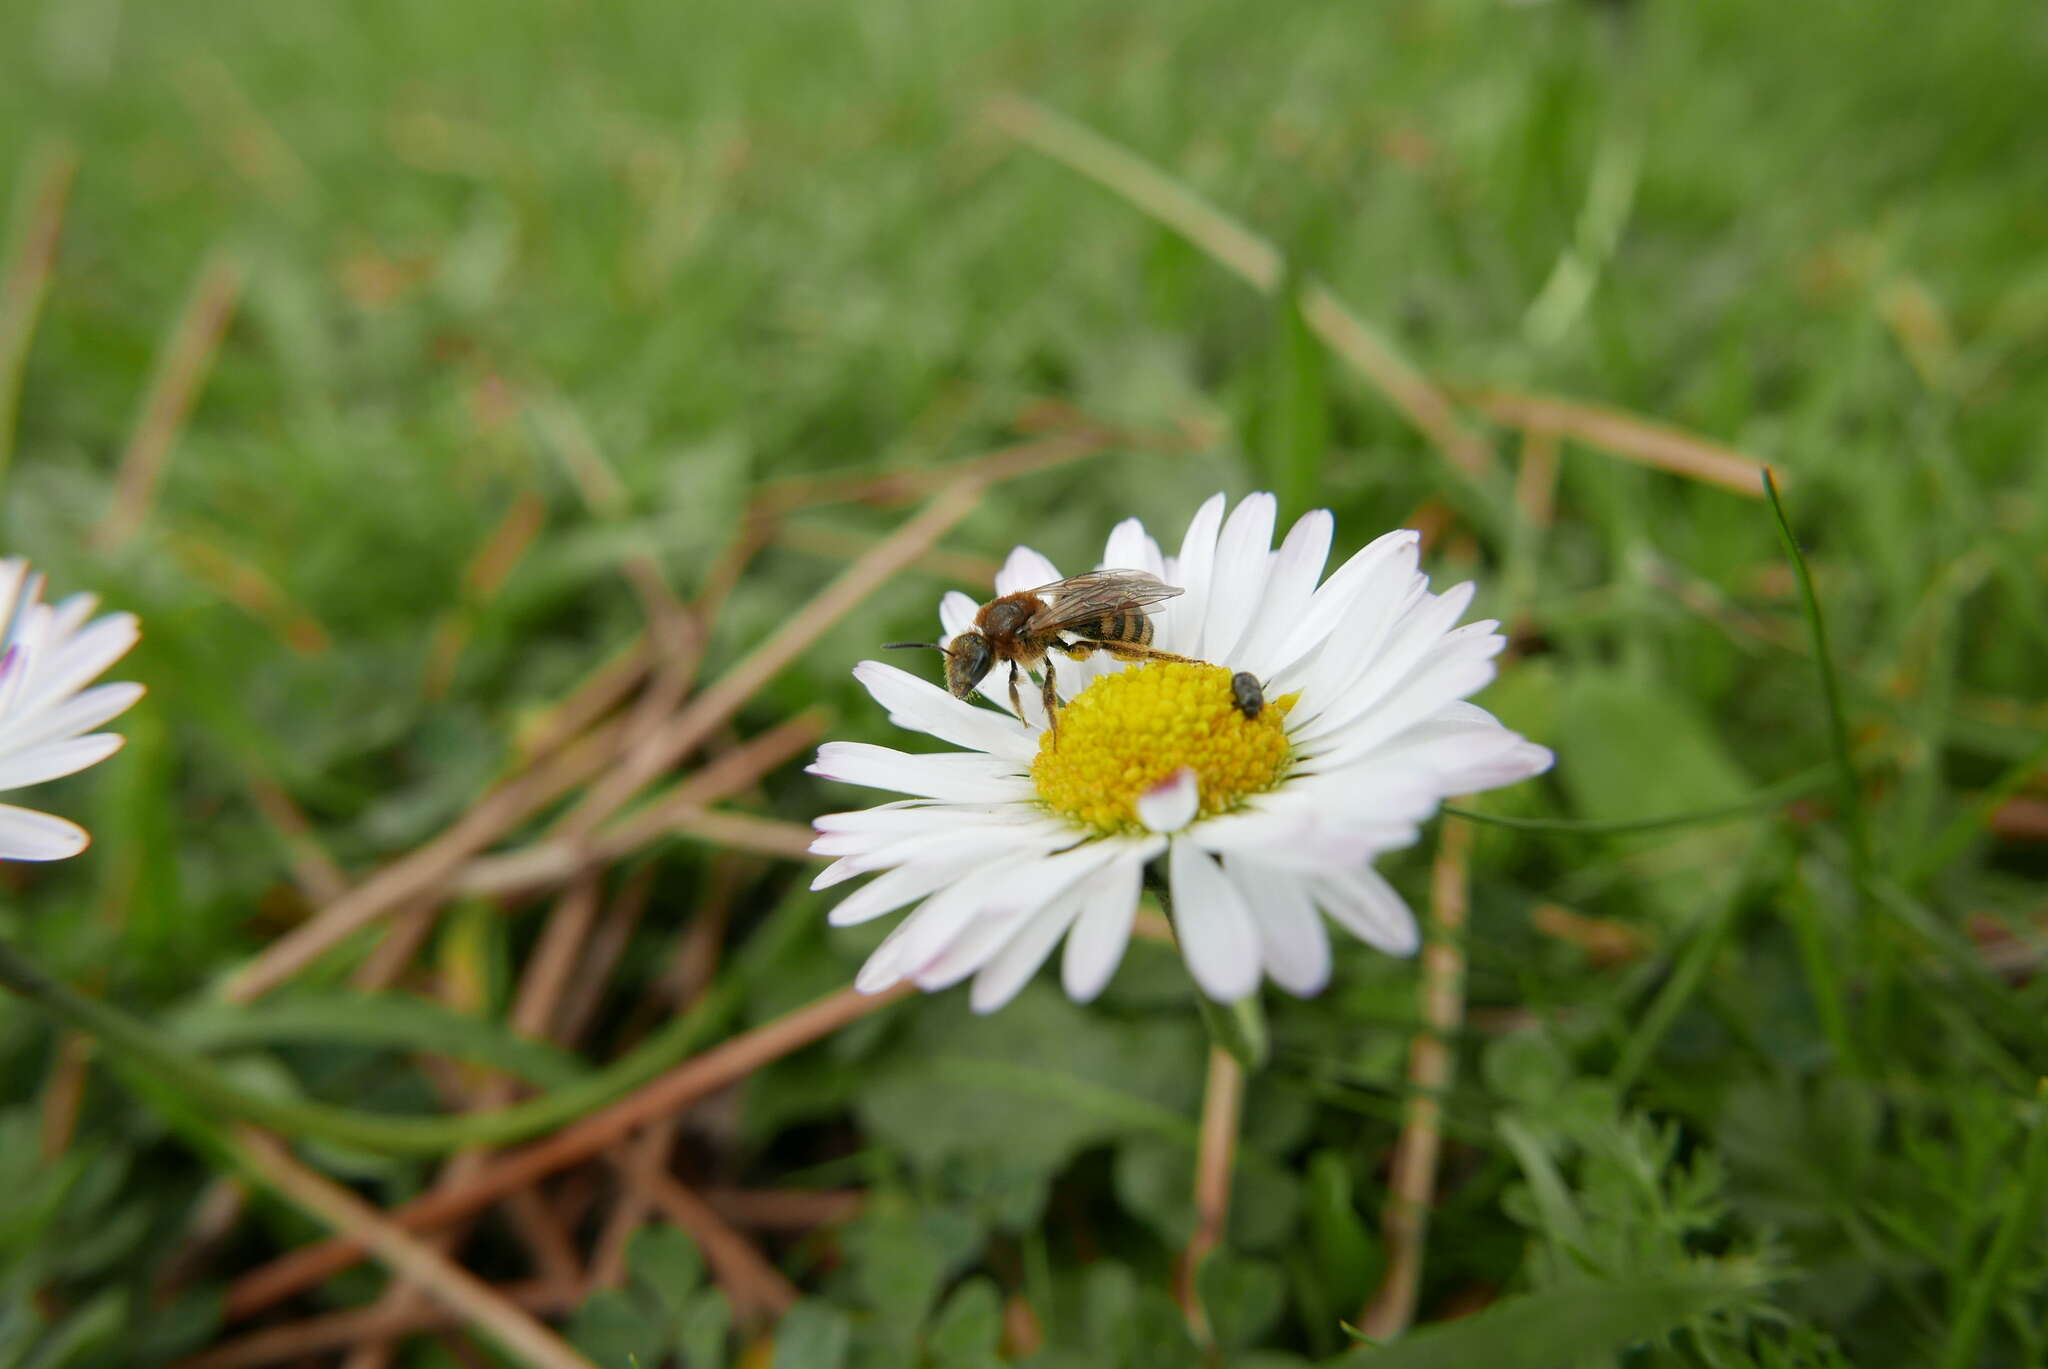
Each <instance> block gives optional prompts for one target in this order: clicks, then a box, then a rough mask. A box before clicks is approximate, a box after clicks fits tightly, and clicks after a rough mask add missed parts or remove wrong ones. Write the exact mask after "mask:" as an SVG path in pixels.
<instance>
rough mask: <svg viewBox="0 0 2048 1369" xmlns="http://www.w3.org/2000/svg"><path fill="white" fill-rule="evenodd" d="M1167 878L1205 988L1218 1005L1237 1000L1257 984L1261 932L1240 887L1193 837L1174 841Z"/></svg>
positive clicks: (1186, 948)
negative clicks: (1255, 924)
mask: <svg viewBox="0 0 2048 1369" xmlns="http://www.w3.org/2000/svg"><path fill="white" fill-rule="evenodd" d="M1167 878H1168V880H1169V881H1170V882H1171V884H1172V886H1173V925H1174V930H1175V931H1176V932H1178V933H1179V936H1180V944H1181V951H1182V953H1183V954H1184V955H1185V956H1186V957H1187V962H1188V972H1189V973H1190V974H1192V975H1193V976H1194V977H1195V983H1197V984H1199V985H1200V986H1201V989H1202V992H1203V993H1206V994H1207V995H1209V997H1211V998H1213V999H1215V1000H1216V1001H1217V1002H1219V1003H1235V1002H1236V1001H1237V1000H1238V999H1240V998H1243V997H1244V996H1245V995H1247V994H1249V993H1251V992H1252V991H1253V990H1254V989H1256V988H1258V987H1259V973H1260V964H1259V933H1258V929H1257V928H1256V927H1255V926H1253V924H1252V915H1251V910H1250V909H1249V908H1247V907H1246V906H1245V901H1244V895H1243V894H1241V893H1239V892H1238V890H1237V886H1236V885H1235V884H1233V883H1231V882H1230V880H1228V879H1227V878H1225V877H1224V874H1223V870H1222V868H1221V867H1220V866H1218V865H1217V864H1216V862H1215V860H1214V859H1213V858H1212V857H1211V856H1210V855H1209V854H1208V853H1207V852H1205V851H1203V850H1202V849H1201V848H1200V847H1199V846H1196V845H1195V844H1194V843H1193V842H1191V841H1176V842H1174V843H1173V849H1172V850H1171V851H1170V852H1169V853H1168V855H1167Z"/></svg>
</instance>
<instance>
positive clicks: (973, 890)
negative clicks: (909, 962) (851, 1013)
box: [853, 879, 980, 993]
mask: <svg viewBox="0 0 2048 1369" xmlns="http://www.w3.org/2000/svg"><path fill="white" fill-rule="evenodd" d="M979 893H980V890H979V889H978V888H977V887H976V885H975V883H974V882H973V881H971V880H964V879H963V880H955V881H954V882H953V883H951V884H949V885H947V886H946V887H945V888H943V889H940V890H939V891H938V892H937V893H934V894H933V895H932V896H931V897H930V898H928V899H926V900H925V901H924V902H923V903H920V904H919V905H918V906H917V909H916V910H915V911H914V912H912V913H911V914H910V916H909V917H906V918H904V919H903V921H901V922H899V923H897V924H896V926H895V929H894V930H892V931H891V932H890V933H889V935H887V936H886V937H883V938H882V944H881V945H879V946H877V947H875V949H874V951H873V952H872V953H871V954H870V955H869V956H868V958H867V962H866V963H865V964H863V965H862V966H861V967H860V973H859V974H858V975H857V976H855V978H854V981H853V987H854V988H856V989H858V990H859V991H860V992H862V993H880V992H881V991H882V990H884V989H886V988H888V987H889V986H890V985H891V984H894V983H896V982H897V981H898V980H901V979H904V978H906V977H907V976H908V974H909V970H908V967H907V966H906V964H905V958H904V955H903V947H904V943H905V942H906V941H908V940H909V939H910V938H911V937H912V936H915V935H917V934H918V928H920V927H922V926H924V925H925V924H926V923H927V922H930V921H935V920H936V921H942V922H952V921H953V920H954V919H955V918H956V917H957V909H958V908H959V907H960V905H962V904H968V905H972V903H973V902H974V900H975V898H977V897H978V896H979Z"/></svg>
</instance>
